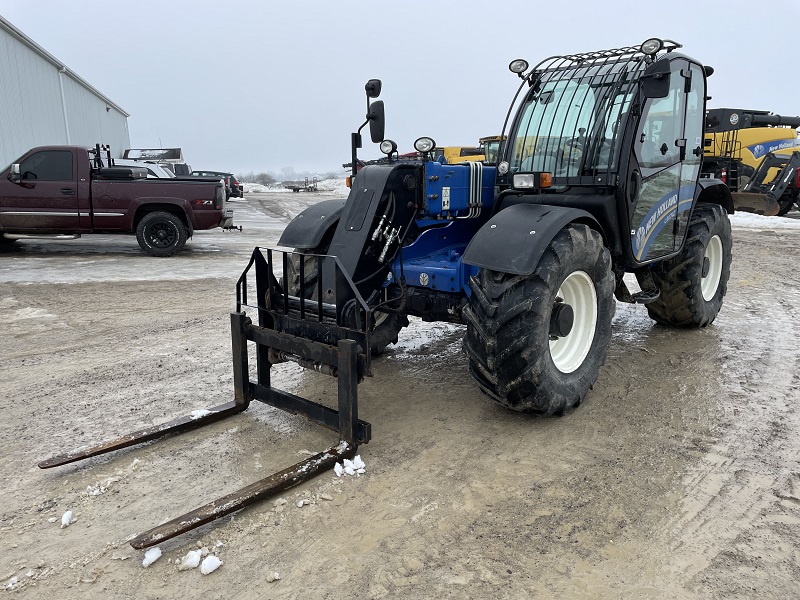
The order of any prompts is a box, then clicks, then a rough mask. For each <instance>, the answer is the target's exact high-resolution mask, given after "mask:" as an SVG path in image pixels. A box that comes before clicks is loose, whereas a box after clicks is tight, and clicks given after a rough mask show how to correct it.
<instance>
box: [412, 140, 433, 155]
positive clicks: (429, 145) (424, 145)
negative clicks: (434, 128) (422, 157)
mask: <svg viewBox="0 0 800 600" xmlns="http://www.w3.org/2000/svg"><path fill="white" fill-rule="evenodd" d="M434 148H436V142H434V141H433V138H429V137H421V138H418V139H417V141H416V142H414V150H416V151H417V152H430V151H431V150H433V149H434Z"/></svg>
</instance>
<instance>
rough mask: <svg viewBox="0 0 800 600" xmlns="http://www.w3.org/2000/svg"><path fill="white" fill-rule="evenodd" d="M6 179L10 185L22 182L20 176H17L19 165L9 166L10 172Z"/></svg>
mask: <svg viewBox="0 0 800 600" xmlns="http://www.w3.org/2000/svg"><path fill="white" fill-rule="evenodd" d="M8 179H9V180H10V181H11V182H12V183H19V182H20V181H21V180H22V176H21V175H20V174H19V164H17V163H14V164H13V165H11V172H10V173H9V174H8Z"/></svg>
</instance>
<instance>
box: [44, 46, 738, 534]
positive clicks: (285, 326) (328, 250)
mask: <svg viewBox="0 0 800 600" xmlns="http://www.w3.org/2000/svg"><path fill="white" fill-rule="evenodd" d="M679 47H680V45H679V44H677V43H675V42H672V41H668V40H659V39H650V40H647V41H646V42H645V43H643V44H642V45H641V46H634V47H627V48H618V49H613V50H605V51H599V52H587V53H583V54H574V55H569V56H555V57H552V58H549V59H547V60H545V61H543V62H541V63H539V64H538V65H536V66H535V67H533V68H529V65H528V63H527V62H526V61H524V60H515V61H513V62H512V63H511V64H510V65H509V66H510V70H511V71H512V72H513V73H515V74H516V75H518V76H519V78H520V80H521V83H520V87H519V89H518V90H517V93H516V95H515V97H514V100H513V102H512V105H511V107H510V108H509V111H508V114H507V115H506V119H505V124H504V125H503V131H502V135H501V136H500V140H501V144H500V149H499V155H498V162H497V164H496V166H495V165H488V166H487V165H484V164H482V163H480V162H470V163H464V164H455V165H443V164H441V163H439V162H436V161H433V160H426V159H429V158H430V157H431V156H432V154H431V153H432V152H433V150H434V148H435V147H436V144H435V143H434V141H433V140H432V139H430V138H426V137H423V138H419V139H418V140H417V141H416V143H415V148H416V150H417V151H418V152H420V153H421V155H422V156H423V157H424V158H423V159H421V160H420V159H410V160H402V159H399V158H397V157H396V148H397V146H396V144H395V143H394V142H392V141H391V140H385V139H383V137H384V136H383V130H384V117H383V103H382V102H381V101H372V102H371V99H374V98H376V97H378V95H379V94H380V82H379V81H378V80H371V81H370V82H369V83H368V84H367V86H366V91H367V118H366V120H365V122H364V124H362V125H361V127H360V128H359V129H358V131H357V132H356V133H353V134H352V138H351V139H352V147H353V160H352V164H353V181H352V187H351V191H350V194H349V196H348V198H347V201H346V202H343V201H338V200H330V201H324V202H320V203H319V204H316V205H314V206H312V207H310V208H308V209H306V210H305V211H303V212H302V213H301V214H300V215H298V216H297V217H296V218H295V219H294V220H293V221H292V222H291V223H289V225H288V226H287V227H286V229H285V231H284V232H283V235H282V236H281V239H280V241H279V244H280V246H282V247H285V248H293V249H294V250H293V251H288V250H280V249H269V248H256V249H255V250H254V251H253V254H252V257H251V259H250V262H249V264H248V265H247V267H246V268H245V270H244V272H243V273H242V275H241V277H240V279H239V282H238V284H237V288H236V311H235V312H233V313H232V314H231V324H232V344H233V365H234V392H235V396H234V400H233V401H232V402H228V403H226V404H224V405H221V406H217V407H214V408H212V409H210V411H209V412H208V413H207V414H205V415H201V416H199V417H197V418H192V417H183V418H180V419H176V420H175V421H173V422H170V423H166V424H164V425H161V426H157V427H151V428H149V429H145V430H142V431H139V432H135V433H133V434H130V435H128V436H125V437H123V438H120V439H118V440H115V441H112V442H108V443H105V444H101V445H99V446H95V447H93V448H89V449H85V450H80V451H76V452H73V453H70V454H66V455H63V456H59V457H55V458H53V459H50V460H48V461H44V462H43V463H40V466H41V467H43V468H45V467H52V466H56V465H61V464H65V463H68V462H73V461H75V460H80V459H82V458H86V457H89V456H94V455H96V454H100V453H103V452H108V451H111V450H116V449H119V448H122V447H125V446H129V445H133V444H137V443H140V442H144V441H147V440H151V439H155V438H157V437H161V436H163V435H165V434H167V433H172V432H176V431H184V430H187V429H192V428H196V427H199V426H201V425H204V424H206V423H208V422H210V421H214V420H218V419H221V418H224V417H227V416H229V415H231V414H234V413H237V412H240V411H242V410H244V409H246V408H247V406H248V405H249V403H250V402H251V401H253V400H258V401H261V402H265V403H267V404H270V405H272V406H275V407H278V408H281V409H284V410H287V411H290V412H293V413H297V414H302V415H304V416H306V417H307V418H309V419H310V420H312V421H314V422H316V423H319V424H321V425H323V426H325V427H328V428H330V429H333V430H335V431H337V432H338V436H337V438H336V444H335V445H334V446H332V447H331V448H330V449H328V450H326V451H323V452H321V453H319V454H317V455H315V456H313V457H311V458H309V459H307V460H304V461H302V462H301V463H299V464H297V465H294V466H292V467H289V468H288V469H285V470H284V471H281V472H279V473H276V474H274V475H271V476H270V477H268V478H266V479H264V480H262V481H259V482H256V483H254V484H252V485H250V486H248V487H246V488H244V489H242V490H239V491H237V492H234V493H232V494H229V495H228V496H225V497H224V498H221V499H219V500H216V501H214V502H211V503H210V504H207V505H206V506H203V507H201V508H198V509H197V510H195V511H192V512H190V513H188V514H186V515H183V516H181V517H178V518H177V519H174V520H173V521H170V522H168V523H165V524H162V525H159V526H158V527H155V528H154V529H152V530H150V531H148V532H145V533H144V534H142V535H140V536H138V537H136V538H135V539H133V540H132V541H131V544H132V545H133V546H134V547H137V548H141V547H146V546H150V545H153V544H157V543H159V542H160V541H161V540H164V539H167V538H171V537H174V536H176V535H179V534H181V533H184V532H186V531H189V530H191V529H193V528H195V527H198V526H200V525H202V524H203V523H207V522H209V521H211V520H213V519H216V518H219V517H221V516H224V515H226V514H229V513H231V512H234V511H236V510H239V509H241V508H243V507H245V506H248V505H249V504H252V503H253V502H256V501H257V500H259V499H262V498H266V497H268V496H271V495H273V494H275V493H277V492H279V491H281V490H284V489H287V488H289V487H292V486H294V485H297V484H298V483H300V482H302V481H305V480H307V479H309V478H310V477H312V476H313V475H315V474H317V473H319V472H321V471H323V470H327V469H330V468H331V467H332V466H333V464H334V463H335V462H336V461H337V460H340V459H341V458H344V457H351V456H353V455H354V453H355V451H356V448H357V447H358V445H359V444H364V443H367V442H368V441H369V440H370V436H371V431H370V424H369V423H367V422H365V421H362V420H360V419H359V418H358V406H357V399H358V383H359V382H360V381H361V380H362V379H363V378H364V377H365V376H367V375H370V374H371V373H370V365H371V361H372V359H373V355H376V354H380V353H381V352H382V351H384V349H385V348H386V347H387V346H388V345H389V344H391V343H393V342H396V341H397V338H398V335H399V334H400V332H401V330H402V329H403V328H404V327H405V326H406V325H407V324H408V317H409V316H410V315H415V316H417V317H420V318H422V319H423V320H426V321H448V322H452V323H462V324H466V337H465V339H464V350H465V352H466V354H467V357H468V361H469V373H470V375H471V376H472V378H473V379H474V380H475V382H476V384H477V386H478V388H479V389H480V390H481V391H482V392H483V393H484V394H486V395H487V396H488V397H490V398H491V399H493V400H494V401H496V402H499V403H501V404H503V405H505V406H507V407H509V408H511V409H513V410H518V411H529V412H536V413H541V414H562V413H564V411H566V410H568V409H570V408H571V407H574V406H577V405H578V404H580V403H581V401H582V400H583V399H584V397H585V396H586V394H587V393H588V391H589V389H590V388H591V387H592V386H593V384H594V383H595V381H596V380H597V377H598V372H599V370H600V367H601V366H602V364H603V363H604V361H605V357H606V350H607V347H608V344H609V340H610V338H611V319H612V316H613V314H614V307H615V301H614V297H615V296H616V299H617V300H619V301H622V302H638V303H643V304H645V305H646V306H647V310H648V312H649V314H650V316H651V317H652V318H653V319H655V320H656V321H657V322H659V323H662V324H664V325H672V326H681V327H704V326H706V325H708V324H709V323H711V322H712V321H713V320H714V318H715V317H716V316H717V313H718V312H719V310H720V307H721V305H722V301H723V297H724V295H725V292H726V289H727V281H728V276H729V272H730V262H731V232H730V223H729V221H728V213H731V212H733V202H732V198H731V194H730V191H729V189H728V187H727V186H726V185H725V184H724V183H722V182H721V181H719V180H714V179H708V178H703V179H701V178H700V165H701V159H702V155H703V119H704V113H705V98H706V77H707V75H709V74H710V73H711V69H710V68H708V67H704V66H703V65H702V64H701V63H699V62H697V61H695V60H693V59H691V58H689V57H687V56H684V55H682V54H679V53H678V52H676V50H677V49H678V48H679ZM367 124H369V125H370V132H371V137H372V140H373V141H374V142H376V143H377V142H380V143H381V149H382V150H383V151H384V153H385V154H386V155H387V157H388V159H389V160H387V161H386V162H385V163H383V164H374V165H367V166H365V167H363V168H361V169H360V170H358V171H357V172H356V165H357V164H358V160H357V156H356V153H357V148H359V147H361V130H362V129H363V128H364V127H365V126H366V125H367ZM626 273H633V274H635V276H636V278H637V279H638V282H639V286H640V287H641V291H638V292H636V293H631V292H630V291H629V289H628V287H627V286H626V283H625V281H624V280H623V276H624V275H625V274H626ZM245 311H247V312H248V313H249V315H248V314H246V313H245ZM249 350H250V351H251V352H249ZM250 355H252V356H255V365H253V366H254V368H253V369H252V370H251V368H250V364H249V356H250ZM286 360H289V361H294V362H296V363H298V364H300V365H301V366H303V367H306V368H309V369H313V370H315V371H318V372H320V373H324V374H327V375H331V376H333V377H336V378H337V379H338V407H337V409H333V408H330V407H328V406H324V405H322V404H319V403H317V402H314V401H311V400H307V399H304V398H301V397H298V396H295V395H292V394H289V393H286V392H283V391H281V390H278V389H275V388H274V387H273V386H272V384H271V381H270V369H271V367H272V366H273V365H274V364H276V363H278V362H281V361H286ZM251 371H252V372H251Z"/></svg>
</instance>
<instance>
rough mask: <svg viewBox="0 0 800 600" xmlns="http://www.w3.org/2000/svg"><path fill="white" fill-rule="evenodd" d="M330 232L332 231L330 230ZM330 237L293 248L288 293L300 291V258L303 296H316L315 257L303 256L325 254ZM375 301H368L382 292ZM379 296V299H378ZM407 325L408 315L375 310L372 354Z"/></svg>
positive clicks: (392, 340)
mask: <svg viewBox="0 0 800 600" xmlns="http://www.w3.org/2000/svg"><path fill="white" fill-rule="evenodd" d="M331 233H332V232H331ZM329 245H330V239H324V240H323V243H322V244H320V245H319V246H317V247H316V248H313V249H311V250H299V249H295V251H294V253H293V254H292V257H291V259H290V260H289V273H288V282H289V293H290V294H292V295H295V296H296V295H297V294H298V293H299V291H300V260H301V257H302V260H303V261H304V263H305V264H304V265H303V277H304V279H305V282H304V285H303V289H304V291H305V297H306V298H309V299H315V298H316V296H317V259H316V258H314V257H309V256H304V255H305V254H327V252H328V247H329ZM374 296H375V298H376V301H375V302H374V303H371V302H370V300H371V298H370V299H368V303H370V304H371V305H374V304H377V303H378V302H382V301H383V297H384V296H383V294H374ZM378 298H379V299H378ZM407 326H408V317H407V316H406V315H401V314H397V313H388V312H380V311H378V312H376V313H375V329H373V331H372V334H371V335H370V345H371V346H372V355H373V356H379V355H381V354H383V353H384V351H385V350H386V348H387V346H389V345H390V344H396V343H397V339H398V335H399V333H400V330H401V329H403V328H404V327H407Z"/></svg>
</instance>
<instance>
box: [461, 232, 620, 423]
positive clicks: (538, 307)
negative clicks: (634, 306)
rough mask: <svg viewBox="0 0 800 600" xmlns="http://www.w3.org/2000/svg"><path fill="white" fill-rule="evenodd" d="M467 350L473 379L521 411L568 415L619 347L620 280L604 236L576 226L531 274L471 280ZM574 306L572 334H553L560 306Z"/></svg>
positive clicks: (484, 273)
mask: <svg viewBox="0 0 800 600" xmlns="http://www.w3.org/2000/svg"><path fill="white" fill-rule="evenodd" d="M470 286H471V288H472V295H471V297H470V300H469V305H468V306H467V308H466V309H465V311H464V312H465V316H466V318H467V336H466V338H465V339H464V350H465V352H466V354H467V356H468V358H469V371H470V374H471V375H472V377H473V378H474V379H475V381H476V382H477V383H478V385H479V386H480V389H481V391H483V392H484V393H485V394H486V395H488V396H489V397H490V398H492V399H493V400H495V401H496V402H499V403H500V404H503V405H504V406H507V407H509V408H511V409H513V410H518V411H526V412H536V413H543V414H547V415H550V414H563V413H564V412H565V411H566V410H567V409H568V408H570V407H573V406H577V405H579V404H580V403H581V402H582V401H583V399H584V398H585V397H586V394H587V393H588V391H589V389H591V387H592V386H593V385H594V383H595V381H597V376H598V373H599V371H600V367H601V366H602V365H603V364H604V362H605V358H606V351H607V349H608V344H609V341H610V340H611V319H612V317H613V316H614V309H615V304H614V275H613V274H612V271H611V256H610V254H609V252H608V249H607V248H606V247H605V246H604V245H603V240H602V238H601V236H600V234H598V233H597V232H596V231H593V230H592V229H590V228H589V227H587V226H586V225H577V224H576V225H569V226H567V227H565V228H564V229H562V230H561V231H560V232H559V233H558V234H557V235H556V237H555V238H554V239H553V241H552V242H550V245H549V246H548V247H547V249H546V250H545V252H544V254H543V255H542V257H541V259H540V260H539V264H538V265H537V267H536V269H535V270H534V272H533V273H532V274H531V275H528V276H523V275H511V274H508V273H499V272H496V271H490V270H488V269H481V270H480V271H479V272H478V275H477V276H475V277H472V278H471V280H470ZM558 299H562V300H563V302H564V303H566V304H568V305H569V306H571V307H572V309H573V312H574V324H573V326H572V328H571V330H570V331H569V333H568V335H566V336H561V337H557V338H555V339H554V336H552V335H551V317H552V315H553V312H554V307H555V306H557V305H558V304H559V300H558Z"/></svg>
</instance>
